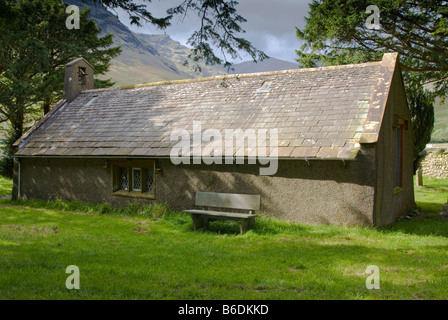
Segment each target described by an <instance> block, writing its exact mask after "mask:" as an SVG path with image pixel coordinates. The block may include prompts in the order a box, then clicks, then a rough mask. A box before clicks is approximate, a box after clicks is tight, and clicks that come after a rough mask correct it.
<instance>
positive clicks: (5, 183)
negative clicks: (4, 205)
mask: <svg viewBox="0 0 448 320" xmlns="http://www.w3.org/2000/svg"><path fill="white" fill-rule="evenodd" d="M11 191H12V180H11V179H7V178H5V177H2V176H0V197H4V196H10V195H11Z"/></svg>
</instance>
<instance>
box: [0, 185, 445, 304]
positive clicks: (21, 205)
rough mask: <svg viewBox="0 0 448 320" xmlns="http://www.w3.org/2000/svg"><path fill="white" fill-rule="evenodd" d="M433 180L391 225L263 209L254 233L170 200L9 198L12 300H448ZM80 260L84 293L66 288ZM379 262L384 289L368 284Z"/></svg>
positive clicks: (0, 228)
mask: <svg viewBox="0 0 448 320" xmlns="http://www.w3.org/2000/svg"><path fill="white" fill-rule="evenodd" d="M0 183H3V182H0ZM425 183H426V184H427V186H426V187H422V188H419V189H417V190H416V200H417V203H418V205H419V207H420V210H419V211H418V212H417V213H416V214H415V215H413V217H412V219H405V220H403V221H399V222H397V223H396V224H395V225H394V226H392V227H390V228H375V229H373V228H359V227H356V228H349V227H337V226H306V225H296V224H287V223H285V222H281V221H277V220H271V219H268V218H264V217H260V218H259V219H258V220H257V222H256V226H255V228H254V229H253V230H250V231H249V232H247V233H246V234H244V235H239V234H238V230H239V229H238V227H237V226H236V225H229V224H226V223H221V222H215V223H212V224H211V226H210V229H209V230H208V231H206V232H194V231H192V222H191V218H190V217H189V216H187V215H183V214H179V213H174V212H171V211H169V210H166V208H165V207H164V206H154V207H152V208H147V207H146V208H145V207H141V206H132V207H130V208H128V209H115V208H112V207H110V206H108V205H96V206H95V205H92V204H84V203H77V202H71V203H67V202H63V201H55V202H50V203H47V202H43V201H23V202H11V201H10V200H1V201H0V271H1V272H0V298H1V299H446V298H448V222H445V221H438V220H437V215H438V213H439V212H440V209H441V206H442V204H443V203H444V202H446V199H447V198H448V180H445V181H444V180H435V179H428V178H426V179H425ZM422 211H426V212H427V213H426V214H423V213H422ZM69 265H76V266H78V267H79V269H80V284H81V289H80V290H68V289H66V287H65V281H66V278H67V277H68V276H69V274H66V273H65V269H66V267H67V266H69ZM369 265H376V266H378V267H379V270H380V279H381V289H380V290H367V289H366V285H365V283H366V278H367V275H366V273H365V270H366V268H367V266H369Z"/></svg>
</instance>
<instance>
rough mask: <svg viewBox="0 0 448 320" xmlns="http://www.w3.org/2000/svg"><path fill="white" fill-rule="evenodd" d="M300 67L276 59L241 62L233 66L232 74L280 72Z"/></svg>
mask: <svg viewBox="0 0 448 320" xmlns="http://www.w3.org/2000/svg"><path fill="white" fill-rule="evenodd" d="M298 67H299V65H298V64H297V63H292V62H289V61H284V60H280V59H276V58H270V59H266V60H263V61H259V62H257V63H255V62H253V61H246V62H241V63H238V64H235V65H233V69H234V70H233V71H230V72H229V73H231V74H243V73H256V72H266V71H279V70H288V69H297V68H298Z"/></svg>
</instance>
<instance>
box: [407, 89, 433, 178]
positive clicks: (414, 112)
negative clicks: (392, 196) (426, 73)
mask: <svg viewBox="0 0 448 320" xmlns="http://www.w3.org/2000/svg"><path fill="white" fill-rule="evenodd" d="M408 105H409V111H410V112H411V116H412V118H411V122H412V128H413V130H414V136H415V142H414V173H415V172H416V171H417V169H418V168H419V166H420V162H421V160H423V159H424V154H422V152H423V151H424V150H425V148H426V145H427V144H428V143H429V141H431V133H432V130H433V129H434V104H433V102H432V100H431V98H430V94H429V93H428V91H426V90H424V89H419V90H418V91H417V92H411V93H410V94H409V95H408Z"/></svg>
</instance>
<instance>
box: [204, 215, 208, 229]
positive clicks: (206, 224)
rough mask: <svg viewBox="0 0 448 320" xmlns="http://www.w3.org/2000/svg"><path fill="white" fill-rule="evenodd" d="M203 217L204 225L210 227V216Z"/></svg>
mask: <svg viewBox="0 0 448 320" xmlns="http://www.w3.org/2000/svg"><path fill="white" fill-rule="evenodd" d="M203 219H204V221H203V226H204V228H207V227H208V224H209V221H208V218H207V217H204V218H203Z"/></svg>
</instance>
